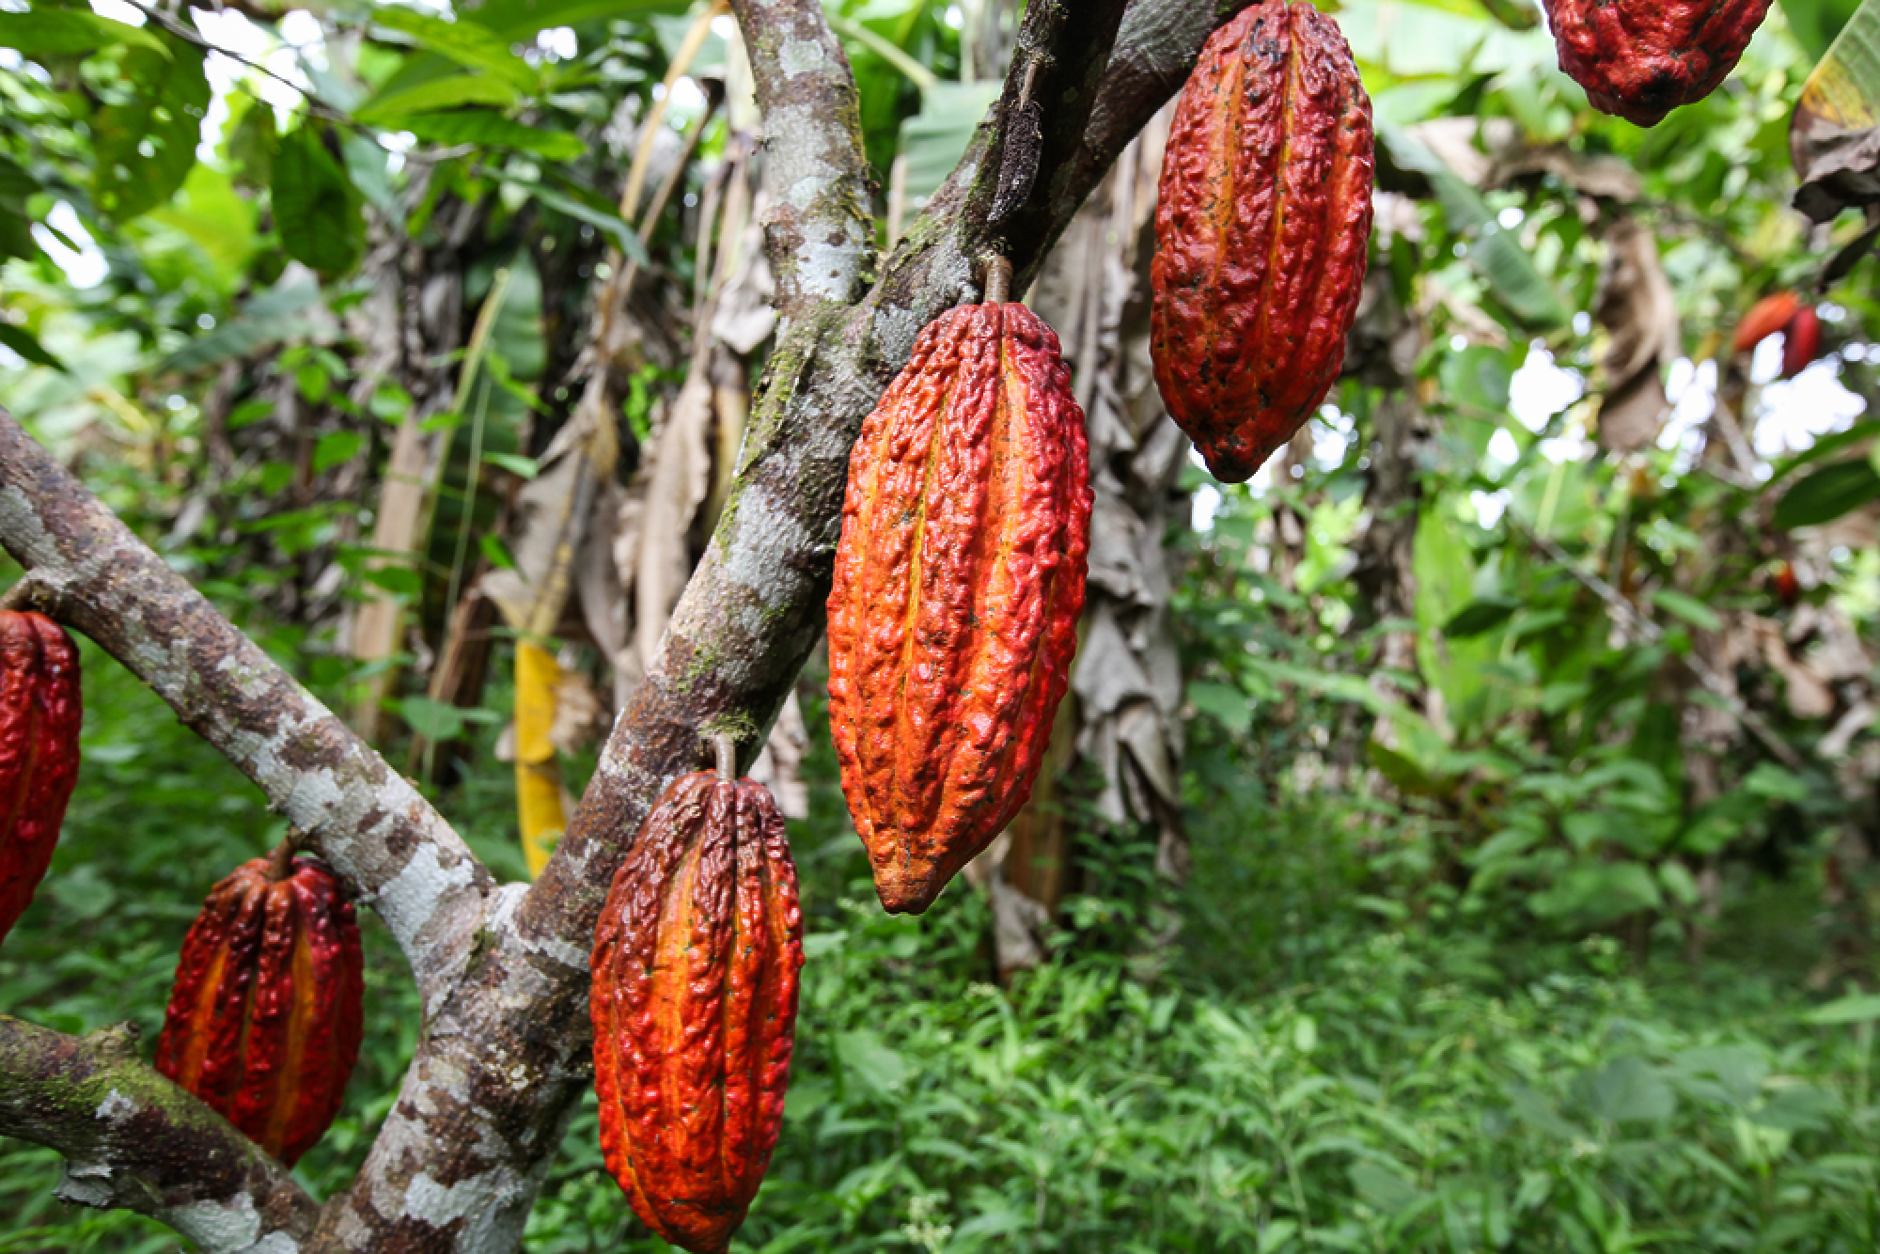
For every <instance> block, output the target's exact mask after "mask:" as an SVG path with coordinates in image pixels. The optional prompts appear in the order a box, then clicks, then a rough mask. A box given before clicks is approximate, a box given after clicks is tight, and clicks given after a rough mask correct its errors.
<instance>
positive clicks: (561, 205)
mask: <svg viewBox="0 0 1880 1254" xmlns="http://www.w3.org/2000/svg"><path fill="white" fill-rule="evenodd" d="M503 181H504V182H505V183H508V184H509V185H510V186H511V187H520V188H522V189H524V190H525V191H527V192H528V193H529V195H531V196H533V197H535V199H537V200H539V201H541V202H542V203H543V204H545V205H547V206H548V207H549V208H550V209H553V210H555V211H556V212H558V213H565V214H567V215H568V216H569V217H571V218H573V219H574V220H575V221H577V222H585V223H587V224H588V225H589V226H591V227H593V228H595V229H596V230H598V231H601V232H603V233H604V234H605V235H606V236H607V237H608V238H609V239H611V240H612V241H613V242H614V244H615V246H616V247H618V248H619V249H620V251H621V253H622V254H624V255H625V256H627V257H629V258H631V259H633V260H634V261H637V262H639V263H640V264H641V265H645V264H646V262H647V257H646V246H645V245H644V244H642V243H641V242H640V236H639V233H638V232H637V231H635V230H634V229H633V228H632V227H630V226H628V225H627V224H626V222H625V221H623V220H622V219H621V217H620V215H619V214H617V213H610V212H609V211H607V210H605V209H596V208H595V207H594V206H593V205H590V204H587V203H585V202H583V201H579V200H576V199H575V198H574V197H573V196H569V195H567V194H565V193H563V192H558V191H556V190H555V189H554V188H552V187H548V186H546V185H544V184H541V183H535V182H531V181H529V180H527V179H517V178H506V179H504V180H503Z"/></svg>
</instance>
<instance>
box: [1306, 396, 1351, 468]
mask: <svg viewBox="0 0 1880 1254" xmlns="http://www.w3.org/2000/svg"><path fill="white" fill-rule="evenodd" d="M1311 431H1312V457H1313V459H1314V460H1315V461H1317V462H1318V463H1319V465H1320V466H1322V467H1324V468H1325V469H1326V470H1330V469H1331V468H1332V467H1334V466H1339V465H1343V464H1344V461H1345V454H1346V453H1347V452H1349V451H1350V449H1351V442H1352V441H1353V440H1355V439H1356V438H1357V433H1358V420H1357V419H1356V418H1353V417H1352V416H1351V415H1350V414H1347V413H1345V412H1344V411H1343V410H1341V409H1339V408H1338V406H1336V405H1321V406H1319V412H1318V418H1317V421H1315V422H1314V423H1313V424H1312V426H1311Z"/></svg>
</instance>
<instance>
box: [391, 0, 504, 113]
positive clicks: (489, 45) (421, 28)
mask: <svg viewBox="0 0 1880 1254" xmlns="http://www.w3.org/2000/svg"><path fill="white" fill-rule="evenodd" d="M372 20H373V21H374V22H375V23H377V24H378V25H380V26H383V27H385V28H386V29H387V30H394V31H397V32H398V33H399V34H401V35H406V36H409V37H410V38H411V40H412V41H413V42H414V43H416V44H417V45H418V46H419V47H421V48H423V49H425V50H426V51H429V52H435V53H438V54H439V55H441V56H444V57H448V58H449V59H450V60H452V61H455V62H456V63H457V64H458V65H461V66H463V67H465V68H466V69H472V70H483V71H486V72H487V73H488V74H490V75H491V76H492V77H494V78H498V79H501V80H502V81H503V82H505V83H507V84H509V86H511V87H513V88H515V89H516V90H517V91H519V92H524V93H527V92H531V91H533V90H535V87H536V82H537V80H536V73H535V71H534V70H533V69H531V68H530V67H529V66H528V65H527V64H526V63H525V62H523V60H522V59H521V58H520V57H518V56H516V55H515V54H514V53H513V52H511V51H510V50H509V43H508V42H507V41H506V40H504V39H503V38H501V37H500V36H498V35H497V34H495V33H494V32H493V31H491V30H490V29H489V27H487V26H483V25H480V24H478V23H476V22H446V21H445V20H443V19H442V18H437V17H432V16H430V15H429V14H425V13H419V12H416V11H415V10H412V9H398V8H380V9H375V10H373V13H372Z"/></svg>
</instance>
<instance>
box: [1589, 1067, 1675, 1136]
mask: <svg viewBox="0 0 1880 1254" xmlns="http://www.w3.org/2000/svg"><path fill="white" fill-rule="evenodd" d="M1580 1087H1581V1093H1582V1096H1583V1100H1584V1101H1585V1102H1586V1107H1587V1109H1588V1110H1589V1111H1590V1112H1591V1113H1593V1114H1594V1115H1597V1116H1598V1117H1599V1118H1601V1119H1611V1120H1613V1121H1614V1122H1616V1123H1632V1122H1637V1123H1655V1122H1657V1121H1658V1120H1661V1119H1669V1118H1670V1117H1671V1115H1672V1114H1673V1113H1674V1112H1675V1111H1676V1110H1677V1106H1678V1100H1677V1095H1676V1094H1675V1093H1674V1092H1672V1089H1671V1086H1670V1085H1669V1084H1666V1083H1665V1082H1664V1079H1663V1078H1662V1077H1661V1076H1660V1075H1659V1073H1658V1069H1657V1068H1656V1067H1653V1066H1652V1065H1651V1064H1650V1063H1648V1062H1646V1061H1645V1060H1644V1059H1643V1058H1640V1057H1638V1056H1636V1055H1626V1056H1624V1057H1619V1058H1614V1059H1613V1060H1612V1061H1611V1062H1609V1063H1607V1064H1606V1065H1605V1066H1603V1067H1601V1068H1600V1069H1599V1070H1598V1071H1595V1072H1593V1073H1592V1074H1591V1075H1589V1076H1586V1077H1583V1080H1582V1084H1581V1086H1580Z"/></svg>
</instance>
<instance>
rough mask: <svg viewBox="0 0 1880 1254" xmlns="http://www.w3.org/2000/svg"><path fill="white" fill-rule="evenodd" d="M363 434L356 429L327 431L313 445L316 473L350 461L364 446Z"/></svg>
mask: <svg viewBox="0 0 1880 1254" xmlns="http://www.w3.org/2000/svg"><path fill="white" fill-rule="evenodd" d="M365 442H366V438H365V436H363V435H361V434H359V432H357V431H329V432H327V433H326V434H325V435H323V436H321V437H320V440H319V442H318V443H317V444H315V445H314V446H313V470H314V473H315V474H318V473H319V472H321V471H322V470H330V469H332V468H333V467H334V466H337V465H339V464H340V463H341V462H345V461H351V460H352V458H353V456H354V455H355V454H356V453H358V452H359V450H360V449H361V448H363V447H364V446H365Z"/></svg>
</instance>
